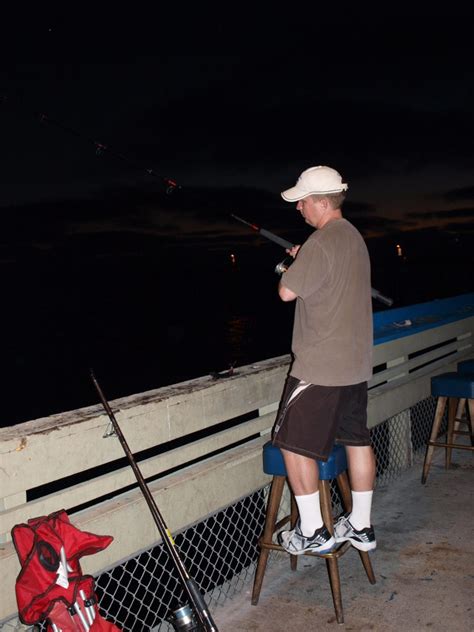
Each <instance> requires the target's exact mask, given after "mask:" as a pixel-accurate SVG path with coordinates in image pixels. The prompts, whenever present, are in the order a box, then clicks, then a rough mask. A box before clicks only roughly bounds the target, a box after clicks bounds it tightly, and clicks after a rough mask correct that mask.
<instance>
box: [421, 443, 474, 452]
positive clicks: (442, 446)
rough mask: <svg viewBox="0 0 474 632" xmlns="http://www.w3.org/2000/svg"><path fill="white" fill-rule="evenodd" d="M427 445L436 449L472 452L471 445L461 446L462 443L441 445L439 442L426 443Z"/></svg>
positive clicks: (473, 449) (472, 447)
mask: <svg viewBox="0 0 474 632" xmlns="http://www.w3.org/2000/svg"><path fill="white" fill-rule="evenodd" d="M428 445H432V446H435V447H437V448H455V449H456V450H471V451H474V446H472V445H462V443H441V442H440V441H428Z"/></svg>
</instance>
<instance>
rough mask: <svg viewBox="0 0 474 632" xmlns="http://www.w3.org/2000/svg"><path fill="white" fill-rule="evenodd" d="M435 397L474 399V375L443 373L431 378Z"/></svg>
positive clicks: (432, 392) (432, 391)
mask: <svg viewBox="0 0 474 632" xmlns="http://www.w3.org/2000/svg"><path fill="white" fill-rule="evenodd" d="M431 394H432V395H433V397H457V398H465V399H474V375H469V374H466V375H462V374H461V375H460V374H459V373H442V374H441V375H437V376H436V377H432V378H431Z"/></svg>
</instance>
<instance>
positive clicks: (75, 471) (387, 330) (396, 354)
mask: <svg viewBox="0 0 474 632" xmlns="http://www.w3.org/2000/svg"><path fill="white" fill-rule="evenodd" d="M374 325H375V336H374V340H375V347H374V377H373V379H372V380H371V383H370V385H369V387H370V390H369V420H370V421H369V425H370V426H371V427H372V426H375V425H377V424H379V423H381V422H382V421H384V420H385V419H387V418H389V417H390V416H392V415H395V414H397V413H398V412H401V411H402V410H405V409H407V408H408V407H410V406H412V405H414V404H415V403H416V402H418V401H420V400H422V399H424V398H426V397H428V396H429V394H430V378H431V376H433V375H435V374H438V373H441V372H444V371H446V370H455V368H456V362H457V361H459V360H461V359H464V358H468V357H472V356H473V355H474V353H473V350H474V347H473V332H474V295H465V296H463V297H457V298H455V299H446V300H443V301H435V302H433V303H426V304H424V305H418V306H412V307H410V308H404V309H403V310H389V311H386V312H383V313H380V314H376V315H375V317H374ZM289 360H290V358H289V356H282V357H280V358H273V359H271V360H266V361H264V362H260V363H258V364H255V365H250V366H244V367H239V368H238V369H236V372H235V374H234V375H233V376H231V377H227V378H225V379H218V380H213V379H212V378H210V377H205V378H198V379H196V380H191V381H188V382H184V383H181V384H176V385H173V386H169V387H164V388H160V389H156V390H153V391H149V392H146V393H142V394H138V395H134V396H130V397H126V398H122V399H117V400H115V401H113V402H110V404H111V407H112V409H113V410H114V413H115V415H116V418H117V420H118V422H119V424H120V427H121V428H122V431H123V433H124V435H125V437H126V439H127V441H128V443H129V445H130V448H131V450H132V452H133V453H134V454H136V455H137V460H138V459H140V460H139V465H140V469H141V471H142V473H143V475H144V476H145V478H147V479H150V478H155V480H153V481H151V482H149V487H150V490H151V491H152V493H153V495H154V497H155V500H156V502H157V504H158V506H159V508H160V511H161V512H162V514H163V516H164V518H165V520H166V522H167V524H168V526H169V528H170V529H171V531H178V530H180V529H182V528H184V527H186V526H188V525H191V524H194V523H196V522H199V521H200V520H202V519H203V518H205V517H206V516H208V515H210V514H212V513H215V512H216V511H218V510H219V509H221V508H222V507H225V506H227V505H228V504H230V503H233V502H235V501H236V500H237V499H239V498H242V497H243V496H246V495H248V494H249V493H251V492H253V491H254V490H256V489H259V488H260V487H262V486H263V485H265V484H266V483H267V482H268V477H267V476H266V475H265V474H264V473H263V472H262V467H261V447H262V445H263V443H264V442H265V441H266V440H268V437H269V433H270V431H271V428H272V425H273V422H274V419H275V413H276V410H277V407H278V402H279V398H280V395H281V391H282V388H283V384H284V380H285V377H286V374H287V371H288V366H289ZM108 425H109V420H108V417H107V416H106V414H105V413H104V412H103V409H102V407H101V406H93V407H88V408H83V409H79V410H75V411H71V412H67V413H63V414H59V415H53V416H51V417H47V418H44V419H37V420H35V421H29V422H26V423H23V424H18V425H16V426H12V427H8V428H3V429H0V459H1V463H0V490H1V491H0V494H1V496H0V537H1V538H2V541H3V544H0V573H1V576H2V583H3V591H2V600H1V601H0V621H1V620H5V619H7V618H9V617H11V616H13V615H14V614H15V612H16V601H15V596H14V585H15V579H16V575H17V574H18V572H19V563H18V558H17V555H16V553H15V550H14V547H13V545H12V543H11V542H10V541H9V539H10V536H9V533H10V530H11V528H12V527H13V526H14V525H15V524H18V523H21V522H26V521H27V520H28V519H30V518H33V517H37V516H41V515H46V514H49V513H51V512H54V511H57V510H60V509H66V510H68V513H69V515H70V516H72V520H73V522H74V524H75V525H76V526H77V527H78V528H80V529H82V530H85V531H89V532H93V533H98V534H110V535H113V536H114V542H113V544H112V545H111V546H110V547H109V548H108V549H107V550H105V551H103V552H102V553H100V554H99V555H95V556H91V557H90V558H83V560H82V566H83V570H84V571H85V572H88V573H92V574H95V573H97V572H99V571H100V570H101V569H103V568H105V567H110V566H112V565H114V564H115V563H116V562H118V561H119V560H122V559H125V558H128V557H129V556H131V555H133V554H134V553H136V552H137V551H140V550H144V549H147V548H149V547H151V546H152V545H154V544H155V543H156V542H157V541H158V540H159V534H158V532H157V529H156V527H155V524H154V522H153V520H152V518H151V516H150V515H149V512H148V508H147V506H146V503H145V500H144V498H143V496H142V494H141V492H140V490H139V489H137V488H136V486H135V487H133V488H131V489H129V486H131V485H134V483H135V478H134V475H133V472H132V470H131V468H130V467H129V466H128V464H127V463H126V462H124V455H123V450H122V447H121V446H120V443H119V442H118V440H117V438H116V437H109V438H104V433H105V431H106V429H107V427H108ZM147 451H148V452H147ZM104 466H108V469H107V472H105V471H104ZM73 476H75V477H80V478H79V480H74V481H73V482H71V479H68V477H73ZM48 485H49V487H48ZM39 488H41V489H39Z"/></svg>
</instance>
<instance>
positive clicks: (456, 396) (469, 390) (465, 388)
mask: <svg viewBox="0 0 474 632" xmlns="http://www.w3.org/2000/svg"><path fill="white" fill-rule="evenodd" d="M460 364H461V363H460ZM467 366H469V365H464V366H463V367H461V370H465V369H466V367H467ZM431 394H432V395H433V396H434V397H437V398H438V401H437V404H436V411H435V416H434V421H433V426H432V428H431V436H430V439H429V441H428V444H427V446H426V455H425V462H424V464H423V474H422V476H421V482H422V483H423V484H424V483H426V479H427V478H428V474H429V471H430V467H431V461H432V460H433V453H434V449H435V448H445V449H446V469H448V468H449V467H450V465H451V452H452V450H453V448H454V449H456V450H471V451H474V435H473V433H472V418H473V415H474V374H473V373H459V372H458V373H442V374H441V375H437V376H436V377H432V378H431ZM446 403H448V429H447V432H446V435H447V436H446V441H445V442H443V441H439V440H438V435H439V429H440V427H441V422H442V420H443V415H444V411H445V408H446ZM466 404H467V408H468V410H467V411H466V415H465V416H464V415H463V413H464V410H465V409H466ZM461 423H465V424H467V426H468V430H467V431H466V430H459V427H460V424H461ZM458 435H465V436H469V437H470V439H471V445H470V446H469V445H462V444H460V443H454V438H455V436H458Z"/></svg>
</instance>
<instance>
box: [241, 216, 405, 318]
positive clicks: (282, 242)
mask: <svg viewBox="0 0 474 632" xmlns="http://www.w3.org/2000/svg"><path fill="white" fill-rule="evenodd" d="M230 216H231V217H233V218H234V219H236V220H237V221H238V222H241V223H242V224H245V225H246V226H250V228H251V229H252V230H254V231H255V232H257V233H259V234H260V235H262V237H265V238H266V239H269V240H270V241H273V242H274V243H275V244H278V245H279V246H281V247H282V248H285V249H286V250H291V249H292V248H293V247H294V245H295V244H292V243H291V241H288V240H287V239H283V238H282V237H279V236H278V235H275V233H272V232H271V231H269V230H266V229H265V228H260V227H259V226H257V225H256V224H251V223H250V222H247V221H246V220H245V219H242V218H241V217H238V216H237V215H233V214H232V213H231V214H230ZM292 262H293V261H292V257H287V258H286V259H283V261H281V262H280V263H277V265H276V267H275V272H276V273H277V274H283V272H286V271H287V270H288V268H289V267H290V265H291V264H292ZM371 293H372V298H374V299H376V300H378V301H380V302H381V303H384V304H385V305H388V306H389V307H390V306H391V305H393V299H392V298H389V297H388V296H384V295H383V294H382V293H381V292H379V291H378V290H374V288H371Z"/></svg>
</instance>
